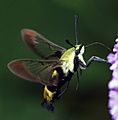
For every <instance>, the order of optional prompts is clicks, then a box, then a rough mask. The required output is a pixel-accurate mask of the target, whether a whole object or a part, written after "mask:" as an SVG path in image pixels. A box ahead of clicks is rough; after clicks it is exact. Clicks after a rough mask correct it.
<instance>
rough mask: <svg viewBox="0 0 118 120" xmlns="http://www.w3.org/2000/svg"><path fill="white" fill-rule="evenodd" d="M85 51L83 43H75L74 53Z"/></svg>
mask: <svg viewBox="0 0 118 120" xmlns="http://www.w3.org/2000/svg"><path fill="white" fill-rule="evenodd" d="M84 51H85V47H84V45H82V44H80V45H75V54H76V55H77V56H78V55H79V54H81V55H83V54H84Z"/></svg>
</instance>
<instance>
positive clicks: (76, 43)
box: [75, 15, 79, 45]
mask: <svg viewBox="0 0 118 120" xmlns="http://www.w3.org/2000/svg"><path fill="white" fill-rule="evenodd" d="M77 23H78V16H77V15H75V45H78V41H79V39H78V35H77V33H78V31H77Z"/></svg>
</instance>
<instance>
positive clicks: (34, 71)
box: [8, 59, 58, 86]
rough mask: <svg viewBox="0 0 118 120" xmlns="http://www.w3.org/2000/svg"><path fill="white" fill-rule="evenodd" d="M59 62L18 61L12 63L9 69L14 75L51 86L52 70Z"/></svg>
mask: <svg viewBox="0 0 118 120" xmlns="http://www.w3.org/2000/svg"><path fill="white" fill-rule="evenodd" d="M57 62H58V61H56V60H33V59H18V60H13V61H12V62H10V63H9V64H8V68H9V70H10V71H11V72H12V73H13V74H15V75H17V76H19V77H21V78H23V79H25V80H28V81H31V82H37V83H41V84H43V85H48V86H50V85H52V84H51V82H50V80H51V75H52V70H53V67H54V65H56V64H57Z"/></svg>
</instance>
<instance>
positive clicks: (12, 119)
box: [0, 0, 118, 120]
mask: <svg viewBox="0 0 118 120" xmlns="http://www.w3.org/2000/svg"><path fill="white" fill-rule="evenodd" d="M117 5H118V2H117V0H112V1H110V0H89V1H87V0H70V1H68V0H50V1H49V0H19V1H18V0H17V1H16V0H9V1H8V0H1V1H0V120H60V119H61V120H110V116H109V114H108V108H107V102H108V97H107V94H108V90H107V83H108V81H109V80H110V71H109V69H108V67H109V66H108V65H107V64H104V63H101V64H100V63H94V64H92V65H91V66H90V67H89V68H88V69H87V70H85V71H83V74H82V76H81V79H80V82H79V90H78V91H76V90H75V88H76V76H75V77H73V79H72V81H71V85H70V87H69V90H68V91H67V93H66V94H64V96H63V97H62V98H61V99H60V100H59V101H57V102H56V105H55V107H56V108H55V112H54V113H51V112H48V111H46V110H45V109H43V108H42V107H41V106H40V103H41V100H42V92H43V89H42V86H41V85H39V84H35V83H30V82H27V81H25V80H23V79H21V78H18V77H17V76H14V75H13V74H12V73H11V72H10V71H9V70H8V69H7V64H8V62H10V61H11V60H13V59H18V58H38V57H37V56H36V55H35V54H33V53H32V52H31V51H30V50H29V49H28V48H27V47H26V46H25V45H24V43H23V41H22V39H21V35H20V30H21V29H23V28H31V29H34V30H37V31H38V32H40V33H42V34H43V35H45V36H46V37H47V38H48V39H49V40H51V41H53V42H55V43H57V44H59V45H62V46H64V47H66V48H69V47H70V46H69V45H67V44H66V43H65V41H64V40H65V39H70V40H71V41H72V42H74V39H75V36H74V15H75V14H77V15H79V25H78V28H79V33H78V34H79V38H80V43H83V44H89V43H92V42H95V41H98V42H102V43H104V44H105V45H107V46H109V47H110V48H112V46H113V44H114V40H115V37H116V35H117V34H118V6H117ZM108 53H109V51H108V50H106V49H105V48H103V47H101V46H98V45H96V46H93V47H90V48H88V49H87V50H86V52H85V59H86V60H87V59H88V58H89V57H90V56H91V55H97V56H100V57H103V58H106V56H107V55H108Z"/></svg>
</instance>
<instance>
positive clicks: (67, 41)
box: [65, 40, 76, 48]
mask: <svg viewBox="0 0 118 120" xmlns="http://www.w3.org/2000/svg"><path fill="white" fill-rule="evenodd" d="M65 41H66V43H68V44H69V45H70V46H72V47H74V48H76V47H75V46H74V45H73V44H72V43H71V42H70V41H69V40H65Z"/></svg>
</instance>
